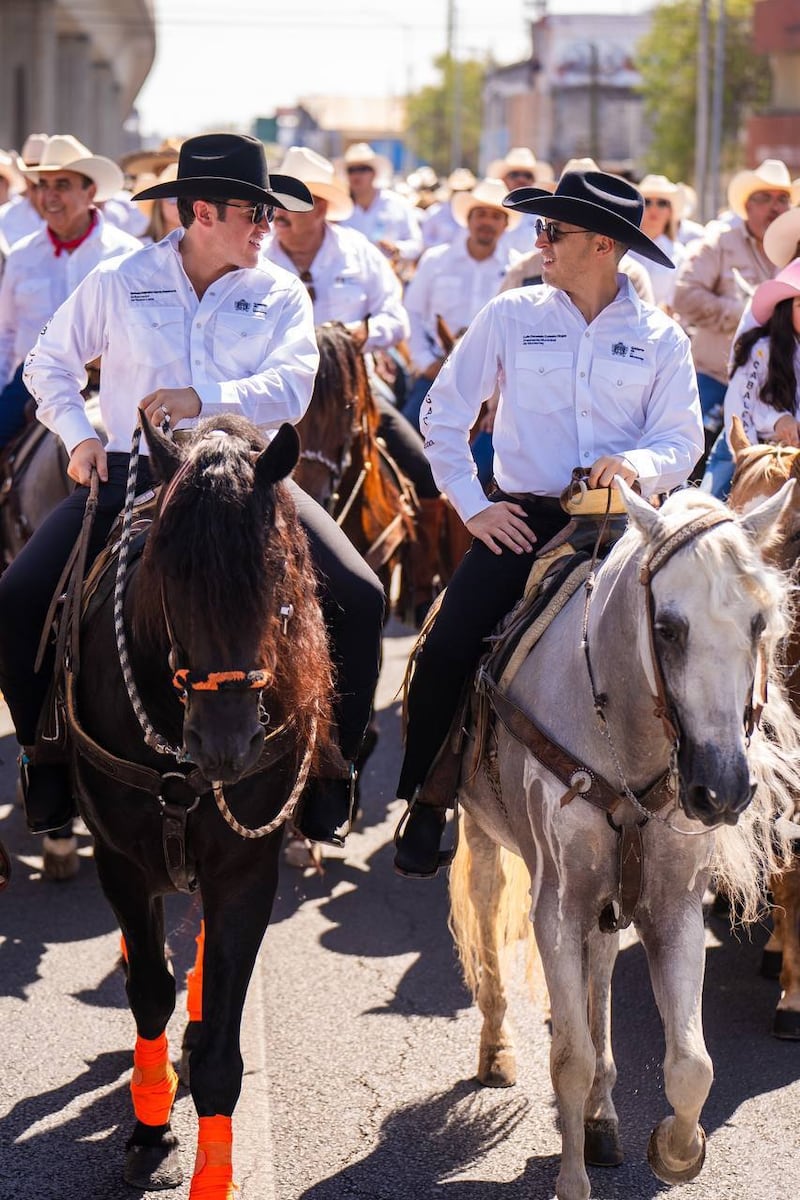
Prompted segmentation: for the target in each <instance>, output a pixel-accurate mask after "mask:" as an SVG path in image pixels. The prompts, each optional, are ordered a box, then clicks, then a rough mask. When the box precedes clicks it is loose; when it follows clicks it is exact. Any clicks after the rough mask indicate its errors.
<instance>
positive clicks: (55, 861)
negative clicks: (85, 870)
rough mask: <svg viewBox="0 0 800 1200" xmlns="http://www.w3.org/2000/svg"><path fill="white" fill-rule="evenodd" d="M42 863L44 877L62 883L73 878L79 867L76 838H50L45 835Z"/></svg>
mask: <svg viewBox="0 0 800 1200" xmlns="http://www.w3.org/2000/svg"><path fill="white" fill-rule="evenodd" d="M42 864H43V868H42V869H43V873H44V877H45V879H54V880H57V881H58V882H59V883H63V881H64V880H65V879H73V878H74V877H75V876H76V875H77V874H78V871H79V869H80V865H81V863H80V859H79V857H78V839H77V838H76V837H68V838H51V837H47V835H45V837H44V840H43V842H42Z"/></svg>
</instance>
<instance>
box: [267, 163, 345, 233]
mask: <svg viewBox="0 0 800 1200" xmlns="http://www.w3.org/2000/svg"><path fill="white" fill-rule="evenodd" d="M280 169H281V171H282V172H283V174H284V175H293V176H294V178H295V179H299V180H300V182H301V183H304V184H305V185H306V187H307V188H308V190H309V191H310V192H311V195H312V196H318V197H319V198H320V199H321V200H327V202H328V211H327V213H326V217H327V219H328V220H329V221H346V220H347V218H348V217H349V216H350V215H351V214H352V212H353V201H352V200H351V199H350V193H349V192H348V191H347V188H346V187H345V186H344V184H343V183H341V182H340V181H339V180H338V179H337V178H336V172H335V171H334V168H333V163H332V162H330V161H329V160H328V159H327V158H323V157H322V155H321V154H316V153H315V152H314V151H313V150H309V149H308V147H307V146H290V147H289V149H288V150H287V151H286V157H285V158H284V160H283V162H282V163H281V168H280Z"/></svg>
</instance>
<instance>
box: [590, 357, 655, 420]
mask: <svg viewBox="0 0 800 1200" xmlns="http://www.w3.org/2000/svg"><path fill="white" fill-rule="evenodd" d="M650 387H651V373H650V368H649V367H647V366H645V365H644V364H642V365H639V364H633V363H631V362H626V361H620V362H614V361H613V360H611V359H603V358H597V359H595V361H594V363H593V364H592V375H591V388H592V397H593V399H594V400H597V399H601V398H602V399H605V400H610V401H611V403H612V404H613V405H618V406H619V407H620V408H622V409H624V410H625V412H626V413H627V414H628V415H629V416H637V415H641V417H642V419H644V412H645V406H646V402H647V398H648V396H649V395H650Z"/></svg>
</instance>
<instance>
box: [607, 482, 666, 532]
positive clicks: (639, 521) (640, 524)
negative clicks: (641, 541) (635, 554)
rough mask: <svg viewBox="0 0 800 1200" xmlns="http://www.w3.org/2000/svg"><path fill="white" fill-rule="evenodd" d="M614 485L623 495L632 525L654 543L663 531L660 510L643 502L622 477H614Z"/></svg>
mask: <svg viewBox="0 0 800 1200" xmlns="http://www.w3.org/2000/svg"><path fill="white" fill-rule="evenodd" d="M614 483H615V484H616V486H617V487H618V488H619V490H620V492H621V494H622V500H623V503H624V505H625V508H626V510H627V513H628V517H629V519H630V521H631V523H632V524H633V525H634V526H635V527H636V528H637V529H638V530H639V533H641V535H642V537H644V538H646V539H647V541H649V542H650V541H652V540H653V539H654V538H655V537H656V536H657V535H658V533H659V532H660V530H661V523H662V518H661V516H660V514H659V512H658V509H655V508H653V506H652V504H648V503H647V501H646V500H643V499H642V497H641V496H639V495H638V494H637V493H636V492H635V491H634V490H633V488H631V487H628V485H627V483H626V482H625V480H624V479H623V478H622V476H621V475H615V476H614Z"/></svg>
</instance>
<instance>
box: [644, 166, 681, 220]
mask: <svg viewBox="0 0 800 1200" xmlns="http://www.w3.org/2000/svg"><path fill="white" fill-rule="evenodd" d="M636 186H637V188H638V189H639V191H640V192H641V193H642V195H643V196H644V198H645V199H647V198H648V197H650V198H652V199H654V200H669V202H670V204H671V205H672V215H673V217H674V219H675V220H676V221H680V219H681V217H682V216H683V206H684V194H683V191H682V190H681V189H680V188H679V187H678V185H677V183H673V182H672V181H671V180H670V179H667V177H666V175H645V177H644V179H642V180H641V181H640V182H639V183H637V184H636Z"/></svg>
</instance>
